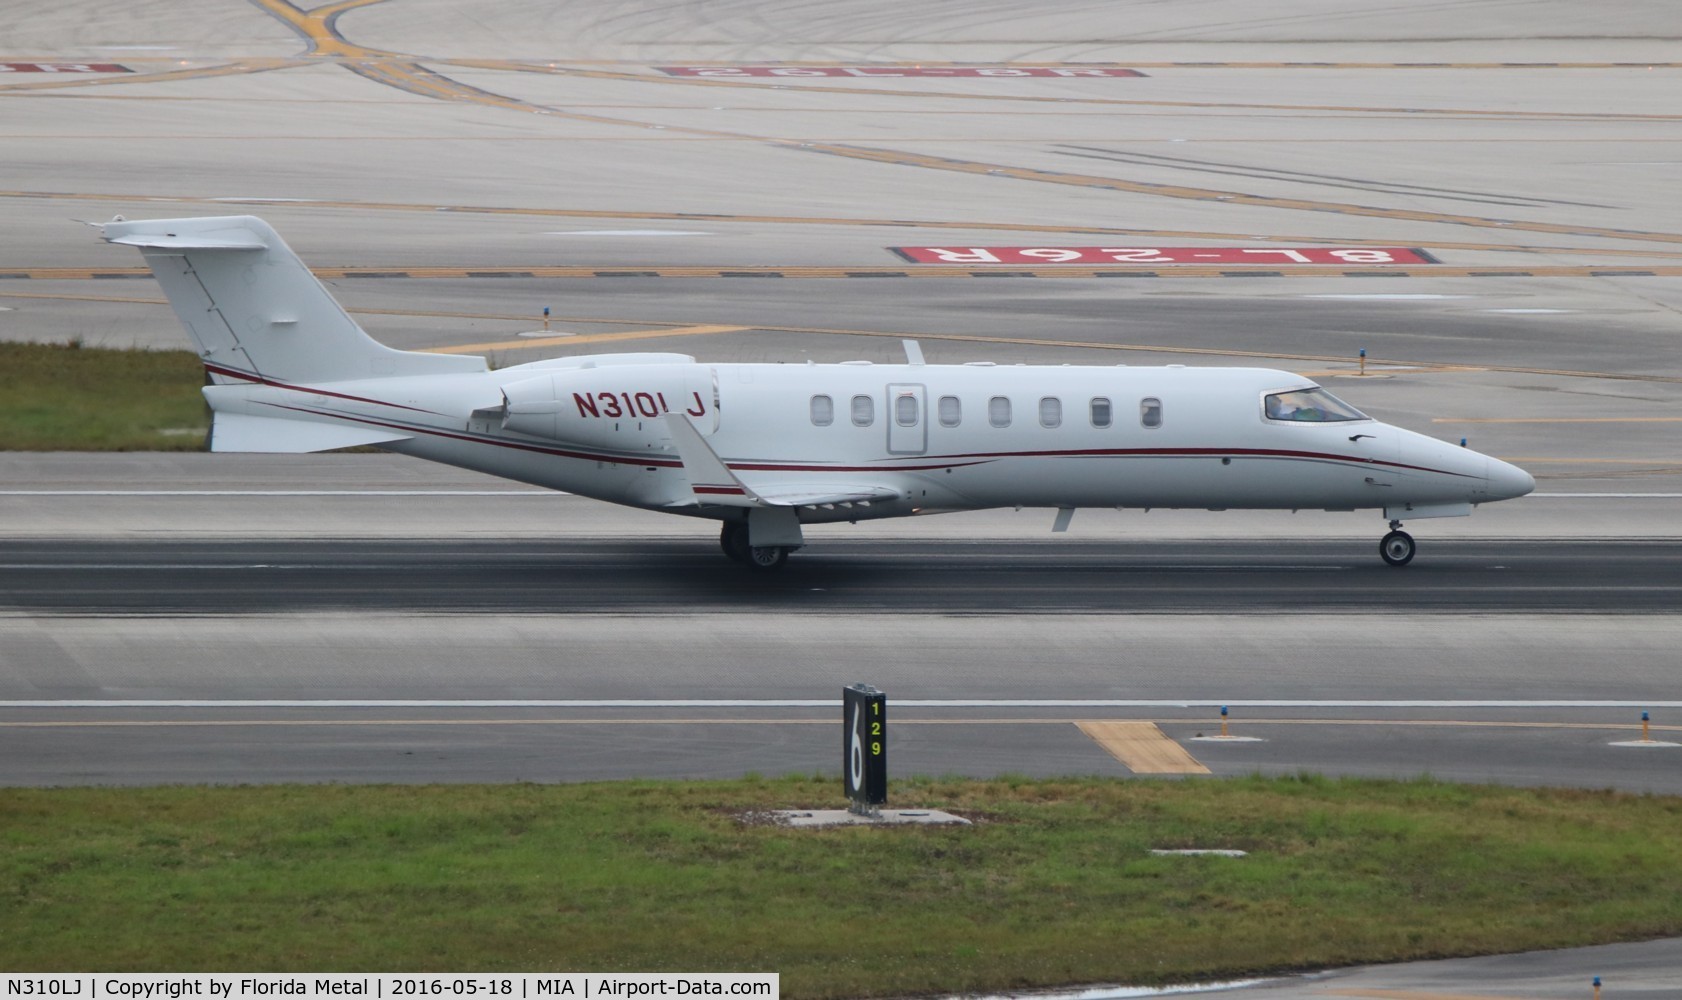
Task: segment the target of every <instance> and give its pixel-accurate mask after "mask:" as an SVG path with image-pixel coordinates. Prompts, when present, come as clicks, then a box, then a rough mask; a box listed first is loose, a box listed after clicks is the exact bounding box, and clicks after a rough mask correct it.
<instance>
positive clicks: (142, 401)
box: [0, 343, 210, 451]
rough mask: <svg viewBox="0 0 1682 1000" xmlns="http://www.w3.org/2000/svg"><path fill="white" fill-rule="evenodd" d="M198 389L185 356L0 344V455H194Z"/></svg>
mask: <svg viewBox="0 0 1682 1000" xmlns="http://www.w3.org/2000/svg"><path fill="white" fill-rule="evenodd" d="M203 385H204V368H203V366H202V365H201V364H200V362H199V359H198V357H197V356H196V355H194V354H193V353H192V352H191V351H140V350H108V349H105V348H92V347H81V346H77V345H69V346H66V345H62V344H20V343H0V450H5V451H198V450H200V449H202V448H203V447H204V437H205V430H206V429H207V428H208V427H209V426H210V421H209V417H208V415H207V414H206V412H205V405H204V396H202V395H201V394H200V393H199V389H200V387H202V386H203Z"/></svg>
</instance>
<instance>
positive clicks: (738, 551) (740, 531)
mask: <svg viewBox="0 0 1682 1000" xmlns="http://www.w3.org/2000/svg"><path fill="white" fill-rule="evenodd" d="M718 544H719V547H720V548H722V549H723V550H724V554H725V555H727V556H729V557H730V558H731V559H733V560H735V561H736V562H739V563H742V564H743V565H745V566H749V567H751V568H753V569H758V570H767V569H779V568H781V567H782V565H783V564H784V563H786V562H788V554H789V551H790V550H789V549H788V548H787V547H785V546H782V545H761V546H759V547H758V548H755V547H754V546H752V545H749V544H748V526H747V525H746V524H745V523H735V522H731V521H726V522H725V523H724V529H723V530H722V531H720V532H719V535H718Z"/></svg>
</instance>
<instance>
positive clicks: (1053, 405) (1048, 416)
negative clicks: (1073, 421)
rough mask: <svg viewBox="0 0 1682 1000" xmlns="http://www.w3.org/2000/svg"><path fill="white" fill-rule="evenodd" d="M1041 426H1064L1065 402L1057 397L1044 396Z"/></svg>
mask: <svg viewBox="0 0 1682 1000" xmlns="http://www.w3.org/2000/svg"><path fill="white" fill-rule="evenodd" d="M1040 426H1041V427H1061V426H1063V401H1062V400H1061V399H1058V398H1057V397H1056V396H1042V397H1041V398H1040Z"/></svg>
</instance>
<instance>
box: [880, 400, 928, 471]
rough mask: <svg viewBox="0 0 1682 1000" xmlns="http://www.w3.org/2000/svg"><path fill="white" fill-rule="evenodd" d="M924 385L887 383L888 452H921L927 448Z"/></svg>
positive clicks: (900, 453) (898, 453)
mask: <svg viewBox="0 0 1682 1000" xmlns="http://www.w3.org/2000/svg"><path fill="white" fill-rule="evenodd" d="M923 397H924V392H923V387H922V386H920V385H907V384H896V385H890V386H888V454H890V455H921V454H922V453H923V452H924V451H926V450H928V446H929V425H928V414H927V412H925V411H926V410H927V407H926V406H925V405H924V403H925V400H924V398H923Z"/></svg>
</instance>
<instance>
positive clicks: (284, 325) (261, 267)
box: [100, 215, 485, 383]
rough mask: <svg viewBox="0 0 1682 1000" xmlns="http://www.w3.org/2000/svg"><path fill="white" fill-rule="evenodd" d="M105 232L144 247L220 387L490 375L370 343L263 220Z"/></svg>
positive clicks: (449, 359)
mask: <svg viewBox="0 0 1682 1000" xmlns="http://www.w3.org/2000/svg"><path fill="white" fill-rule="evenodd" d="M100 228H101V229H102V231H103V232H104V234H105V239H106V240H107V241H108V242H111V243H120V244H123V245H125V246H132V247H138V248H140V252H141V254H143V255H144V256H145V258H146V263H147V264H149V265H150V266H151V268H152V273H153V274H154V275H156V276H157V279H158V284H159V285H161V286H163V290H164V294H165V295H167V296H168V297H169V304H170V306H171V307H172V308H174V310H175V314H176V315H177V316H179V317H180V318H181V322H182V324H183V325H184V326H186V328H187V332H188V334H189V335H191V337H192V338H193V343H194V344H195V345H196V346H197V347H198V350H199V356H200V357H202V358H203V359H204V363H205V368H206V370H208V371H209V372H210V374H211V376H212V377H213V378H215V379H216V380H217V381H230V380H232V381H251V380H252V379H253V378H254V377H255V378H261V379H267V380H275V381H280V382H288V383H297V382H335V381H343V380H349V379H364V378H380V377H383V376H394V375H439V374H445V373H450V372H480V371H484V370H485V362H484V359H482V358H472V357H457V356H452V355H443V354H418V353H414V352H411V351H396V350H392V349H391V348H389V347H386V346H385V345H384V344H381V343H380V342H378V341H376V340H374V339H373V338H372V337H370V336H368V334H367V333H365V332H363V330H362V328H361V327H360V326H358V325H357V324H356V321H355V320H353V319H351V318H350V316H349V315H347V314H346V313H345V311H344V309H342V308H341V307H340V306H339V303H338V302H337V301H335V300H334V298H333V296H332V295H330V294H329V293H328V291H327V289H326V288H325V287H324V286H323V285H322V284H321V282H320V281H318V280H316V277H315V275H313V274H311V273H310V271H309V269H308V268H306V267H305V266H304V264H303V261H301V260H299V259H298V257H297V255H296V254H294V253H293V252H292V250H291V248H289V247H288V246H287V245H286V243H285V241H283V240H282V239H281V238H280V236H279V235H278V234H277V233H276V232H275V231H274V230H273V229H271V228H270V227H269V225H268V223H266V222H264V221H263V220H262V219H258V218H255V217H253V216H249V215H239V216H224V217H220V218H207V219H145V220H139V221H135V222H127V221H112V222H107V223H105V224H104V225H103V226H101V227H100Z"/></svg>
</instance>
